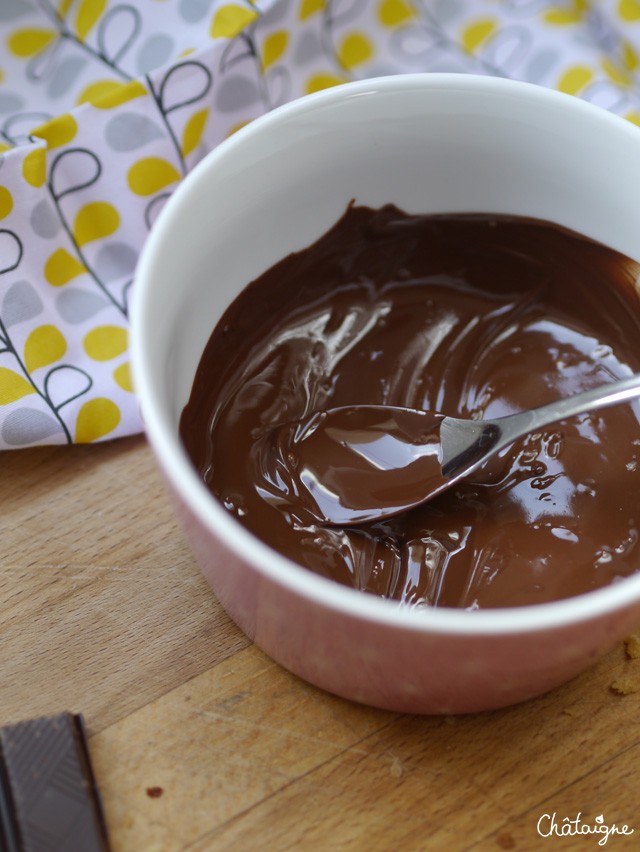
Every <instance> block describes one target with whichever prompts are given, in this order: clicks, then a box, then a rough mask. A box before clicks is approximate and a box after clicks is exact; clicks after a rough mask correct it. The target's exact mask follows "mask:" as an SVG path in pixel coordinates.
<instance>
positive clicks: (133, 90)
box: [76, 80, 147, 109]
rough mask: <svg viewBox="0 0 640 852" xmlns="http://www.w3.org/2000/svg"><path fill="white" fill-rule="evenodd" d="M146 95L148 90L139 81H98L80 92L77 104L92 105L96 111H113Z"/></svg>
mask: <svg viewBox="0 0 640 852" xmlns="http://www.w3.org/2000/svg"><path fill="white" fill-rule="evenodd" d="M146 94H147V90H146V89H145V87H144V86H143V85H142V83H140V82H139V81H138V80H132V81H131V82H130V83H119V82H118V81H117V80H96V81H95V82H93V83H90V84H89V85H88V86H87V87H86V88H85V89H83V90H82V92H80V94H79V95H78V98H77V99H76V104H78V106H79V105H80V104H91V105H92V106H94V107H96V109H113V108H114V107H117V106H120V104H124V103H126V102H127V101H131V100H133V99H134V98H139V97H141V96H142V95H146Z"/></svg>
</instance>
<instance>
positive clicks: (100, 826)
mask: <svg viewBox="0 0 640 852" xmlns="http://www.w3.org/2000/svg"><path fill="white" fill-rule="evenodd" d="M108 850H109V841H108V838H107V830H106V826H105V822H104V814H103V811H102V805H101V802H100V797H99V794H98V789H97V787H96V783H95V779H94V777H93V772H92V769H91V762H90V760H89V752H88V750H87V741H86V735H85V729H84V721H83V719H82V716H80V715H77V714H73V713H60V714H59V715H56V716H46V717H43V718H39V719H30V720H28V721H25V722H19V723H17V724H15V725H7V726H6V727H3V728H0V852H108Z"/></svg>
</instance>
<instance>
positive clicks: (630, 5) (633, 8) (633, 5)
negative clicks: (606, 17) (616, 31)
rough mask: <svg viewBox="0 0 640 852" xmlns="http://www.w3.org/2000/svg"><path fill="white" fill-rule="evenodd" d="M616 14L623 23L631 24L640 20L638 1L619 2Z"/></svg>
mask: <svg viewBox="0 0 640 852" xmlns="http://www.w3.org/2000/svg"><path fill="white" fill-rule="evenodd" d="M618 14H619V15H620V17H621V18H622V20H623V21H629V22H633V21H637V20H640V3H639V2H638V0H620V3H619V4H618Z"/></svg>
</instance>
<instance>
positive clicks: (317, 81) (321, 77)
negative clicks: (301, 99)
mask: <svg viewBox="0 0 640 852" xmlns="http://www.w3.org/2000/svg"><path fill="white" fill-rule="evenodd" d="M346 82H347V78H346V77H338V75H337V74H313V75H312V76H311V77H309V79H308V80H307V84H306V86H305V91H306V93H307V94H308V95H312V94H313V93H314V92H319V91H321V90H322V89H329V88H330V87H331V86H340V85H341V84H342V83H346Z"/></svg>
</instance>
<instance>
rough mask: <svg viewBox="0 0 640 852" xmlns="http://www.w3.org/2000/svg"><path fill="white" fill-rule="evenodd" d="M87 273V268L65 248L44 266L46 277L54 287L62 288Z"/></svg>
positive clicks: (57, 250)
mask: <svg viewBox="0 0 640 852" xmlns="http://www.w3.org/2000/svg"><path fill="white" fill-rule="evenodd" d="M86 271H87V268H86V266H84V264H82V263H80V261H79V260H78V259H77V258H76V257H74V256H73V255H72V254H69V252H68V251H67V250H66V249H64V248H59V249H56V250H55V251H54V252H53V253H52V254H51V255H50V256H49V257H48V259H47V262H46V263H45V265H44V277H45V279H46V280H47V281H48V282H49V284H51V286H52V287H62V285H63V284H66V283H67V282H68V281H71V279H72V278H76V277H77V276H78V275H82V273H83V272H86Z"/></svg>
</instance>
